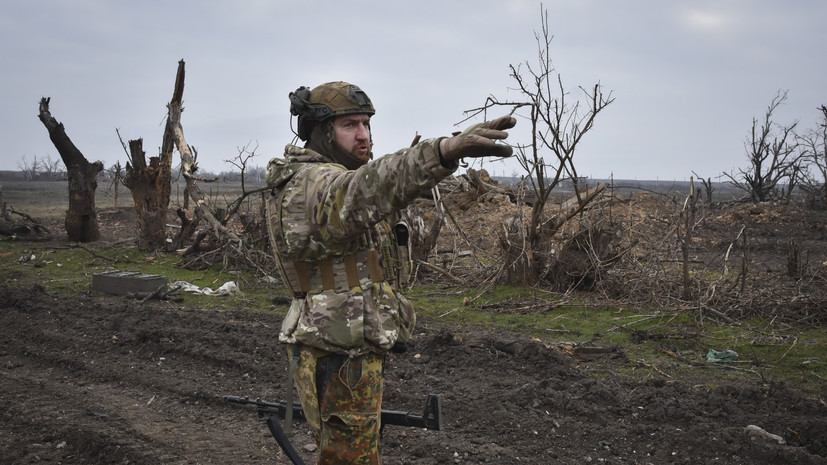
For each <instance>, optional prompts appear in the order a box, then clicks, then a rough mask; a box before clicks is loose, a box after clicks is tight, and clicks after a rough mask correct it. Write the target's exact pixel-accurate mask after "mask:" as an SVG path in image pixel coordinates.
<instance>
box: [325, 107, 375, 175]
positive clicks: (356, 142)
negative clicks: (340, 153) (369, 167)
mask: <svg viewBox="0 0 827 465" xmlns="http://www.w3.org/2000/svg"><path fill="white" fill-rule="evenodd" d="M333 137H334V139H335V140H336V143H337V144H339V146H340V147H341V148H342V149H343V150H344V151H345V152H347V153H348V154H350V156H352V157H353V158H355V159H356V160H359V161H360V162H361V163H362V164H365V163H367V162H368V161H369V160H370V116H369V115H365V114H355V115H343V116H339V117H337V118H336V119H335V120H333Z"/></svg>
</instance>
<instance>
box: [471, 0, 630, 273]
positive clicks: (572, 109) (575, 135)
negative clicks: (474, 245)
mask: <svg viewBox="0 0 827 465" xmlns="http://www.w3.org/2000/svg"><path fill="white" fill-rule="evenodd" d="M540 12H541V24H542V31H541V32H540V33H537V32H535V38H536V41H537V53H538V60H537V63H536V64H531V63H529V62H528V61H526V62H524V63H522V64H520V65H517V66H514V65H510V66H509V67H510V69H511V77H512V78H513V79H514V81H515V82H516V84H517V90H518V91H519V92H520V95H521V97H522V99H519V100H514V101H511V100H507V101H500V100H498V99H497V98H496V97H493V96H492V97H489V98H488V99H487V100H486V103H485V105H484V106H483V107H481V108H476V109H473V110H469V111H468V112H467V113H469V114H470V115H471V116H476V115H478V114H480V113H486V112H487V111H488V110H490V109H493V108H497V107H511V112H512V114H520V113H523V116H525V117H526V118H527V119H528V120H529V122H530V124H531V141H530V143H528V144H527V145H521V146H518V147H517V154H516V157H517V160H518V161H519V162H520V165H521V166H522V168H523V170H524V171H525V173H526V174H527V176H526V177H525V179H526V182H527V183H529V184H530V190H531V193H532V194H533V197H534V198H533V205H532V212H531V218H530V219H529V222H528V225H523V226H521V229H523V228H524V229H523V231H522V234H523V235H524V238H525V240H524V241H515V240H513V238H512V239H510V240H508V241H506V243H508V244H509V246H514V245H515V244H519V246H520V247H523V245H522V242H525V245H526V246H527V249H526V248H525V247H523V249H522V251H523V253H520V254H514V253H507V254H506V255H507V256H511V257H513V258H512V260H511V261H512V262H513V263H509V264H508V265H509V266H513V267H525V268H527V269H526V270H525V271H523V272H516V273H513V275H514V276H532V277H533V278H534V279H538V278H542V277H543V276H544V274H545V270H546V269H547V268H548V263H547V261H548V260H547V257H549V253H548V252H549V245H548V240H547V239H548V238H550V237H551V236H553V235H554V234H556V232H557V231H558V230H559V229H560V228H561V227H562V226H563V225H564V224H565V223H566V221H568V220H569V219H570V218H572V217H573V216H576V215H578V214H579V213H581V212H582V211H583V209H584V208H585V207H586V205H587V204H588V203H589V202H591V201H592V200H594V199H595V198H596V197H597V195H598V194H599V193H600V192H601V191H602V190H603V189H604V188H605V186H598V187H597V188H595V189H588V188H587V186H583V185H581V178H580V177H579V176H578V174H577V169H576V167H575V159H574V156H575V152H576V149H577V147H578V146H579V144H580V142H581V141H582V140H583V137H584V136H585V135H586V133H588V132H589V131H590V130H591V129H593V128H594V121H595V118H596V117H597V115H598V114H599V113H600V112H601V111H603V110H604V109H605V108H606V107H607V106H608V105H610V104H611V103H612V102H613V101H614V98H613V97H612V95H611V92H609V93H608V94H604V93H603V88H602V86H601V84H600V83H599V82H598V83H597V84H594V85H593V86H591V87H590V88H588V89H587V88H584V87H578V89H579V92H580V93H581V98H582V100H581V99H580V98H577V97H574V98H572V96H571V95H570V93H569V92H568V91H567V90H566V89H565V87H564V86H563V79H562V77H561V75H560V73H558V72H557V71H556V70H555V68H554V66H553V63H552V60H551V41H552V39H553V37H552V35H551V33H550V31H549V25H548V12H547V11H546V10H544V9H543V8H542V6H541V7H540ZM545 154H551V155H553V157H554V161H553V162H549V161H547V160H546V159H545V156H546V155H545ZM563 181H569V182H571V183H572V185H573V187H574V192H575V201H574V202H573V203H570V204H568V207H567V208H565V209H564V210H562V211H560V212H559V214H557V215H554V216H552V217H550V218H549V217H548V214H547V211H546V205H547V202H548V199H549V196H550V195H551V192H552V191H553V190H554V188H555V187H557V186H558V185H559V184H560V183H561V182H563ZM584 188H585V189H584ZM517 226H518V225H517V224H514V223H513V222H512V224H510V225H508V227H507V228H506V229H507V230H508V231H510V233H509V235H511V236H513V235H514V228H515V227H517ZM512 252H513V251H512Z"/></svg>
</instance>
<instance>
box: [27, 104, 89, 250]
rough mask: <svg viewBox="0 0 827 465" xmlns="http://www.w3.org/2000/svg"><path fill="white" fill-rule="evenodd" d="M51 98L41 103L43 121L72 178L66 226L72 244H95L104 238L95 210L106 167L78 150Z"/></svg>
mask: <svg viewBox="0 0 827 465" xmlns="http://www.w3.org/2000/svg"><path fill="white" fill-rule="evenodd" d="M50 100H51V99H50V98H49V97H44V98H42V99H40V113H39V115H38V116H39V118H40V121H41V122H42V123H43V125H44V126H46V129H47V130H48V131H49V138H50V139H51V140H52V143H53V144H54V146H55V148H56V149H57V151H58V153H59V154H60V158H61V159H63V164H64V165H66V173H67V175H68V177H69V209H68V210H67V211H66V220H65V222H64V224H65V227H66V233H67V234H68V235H69V240H72V241H77V242H92V241H96V240H98V239H99V238H100V229H98V213H97V210H96V209H95V190H96V189H97V188H98V181H97V177H98V173H100V172H101V171H102V170H103V163H102V162H100V161H96V162H94V163H89V162H88V161H87V160H86V158H85V157H84V156H83V154H82V153H81V152H80V150H78V148H77V147H75V144H73V143H72V140H71V139H69V136H68V135H66V130H65V128H64V127H63V123H59V122H58V121H57V120H56V119H55V118H53V117H52V114H51V113H50V112H49V101H50Z"/></svg>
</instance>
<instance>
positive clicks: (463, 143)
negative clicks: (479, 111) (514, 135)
mask: <svg viewBox="0 0 827 465" xmlns="http://www.w3.org/2000/svg"><path fill="white" fill-rule="evenodd" d="M516 124H517V120H516V119H514V118H513V117H511V116H501V117H499V118H497V119H495V120H492V121H486V122H484V123H479V124H475V125H473V126H471V127H469V128H468V129H466V130H465V131H462V132H461V133H460V134H458V135H456V136H453V137H448V138H446V139H442V140H441V141H440V142H439V151H440V153H441V155H442V158H444V159H445V160H447V161H457V160H459V159H460V158H465V157H510V156H511V154H512V153H514V149H512V148H511V146H509V145H506V144H498V143H497V141H498V140H501V139H505V138H506V137H508V133H507V132H505V131H504V129H510V128H513V127H514V125H516Z"/></svg>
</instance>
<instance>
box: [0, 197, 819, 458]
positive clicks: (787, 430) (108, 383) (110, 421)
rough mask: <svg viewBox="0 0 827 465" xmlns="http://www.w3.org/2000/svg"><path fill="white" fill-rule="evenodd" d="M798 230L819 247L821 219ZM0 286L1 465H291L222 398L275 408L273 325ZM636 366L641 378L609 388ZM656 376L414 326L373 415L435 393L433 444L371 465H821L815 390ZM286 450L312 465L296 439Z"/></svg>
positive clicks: (491, 334)
mask: <svg viewBox="0 0 827 465" xmlns="http://www.w3.org/2000/svg"><path fill="white" fill-rule="evenodd" d="M744 211H746V210H744ZM732 214H734V213H732ZM732 214H729V213H728V214H726V215H724V214H721V215H720V223H721V224H722V225H723V224H726V223H727V222H732V221H730V220H732V218H733V217H732ZM744 214H746V215H747V216H749V215H751V214H750V213H749V212H748V211H746V213H744ZM758 214H759V213H755V215H758ZM710 217H712V215H711V216H710ZM716 217H717V216H716ZM813 221H816V222H818V221H821V223H820V224H821V226H820V227H821V229H820V230H818V227H817V225H816V226H814V227H815V228H816V232H815V233H814V234H816V236H818V234H821V236H820V237H821V239H818V237H816V240H821V241H822V242H823V240H824V237H823V235H824V229H823V215H822V217H821V219H815V220H813ZM775 223H776V221H773V224H775ZM733 227H735V226H733ZM790 227H794V228H799V229H800V227H801V226H800V224H798V225H797V226H796V225H791V226H790ZM711 229H713V230H714V228H711ZM773 229H775V231H776V232H774V233H772V234H781V236H780V239H777V241H780V242H784V239H783V237H784V236H783V234H784V233H783V232H781V233H778V232H777V228H773ZM819 231H820V232H819ZM722 237H729V238H732V237H735V236H734V233H727V234H726V235H722ZM814 259H815V257H814ZM7 271H8V270H7ZM763 272H766V270H763ZM779 272H780V271H779ZM6 276H7V279H5V280H4V282H3V283H2V285H0V419H1V420H0V463H3V464H29V463H61V464H98V463H100V464H202V463H204V464H205V463H216V464H258V463H261V464H263V463H289V462H288V461H287V460H286V458H285V457H284V456H283V455H282V454H281V452H280V451H279V450H278V446H277V444H276V442H275V441H274V440H273V438H272V437H271V436H270V434H269V432H268V430H267V428H266V426H265V425H264V424H263V422H262V421H261V420H260V419H259V418H257V416H256V413H255V409H254V408H252V407H249V406H241V405H235V404H231V403H228V402H226V401H225V400H224V399H223V396H225V395H236V396H250V397H251V398H257V397H261V398H263V399H265V400H272V401H276V400H281V399H283V398H284V393H285V392H286V389H287V387H286V383H285V378H286V366H287V364H286V354H285V351H284V348H283V347H282V346H280V345H279V344H278V342H277V340H276V336H277V333H278V329H279V327H280V324H281V316H280V315H277V314H273V313H269V312H250V311H249V310H250V309H246V308H238V309H235V310H232V311H217V310H207V309H203V308H189V307H185V306H181V305H180V304H176V303H174V302H168V301H149V302H146V303H140V302H138V301H136V300H132V299H125V298H121V297H113V296H105V295H101V294H97V293H92V292H88V293H82V294H78V295H67V294H53V293H50V292H47V291H46V290H44V288H42V287H40V286H37V285H18V284H15V283H14V282H13V281H11V280H10V279H8V276H10V275H9V274H7V275H6ZM676 363H679V362H676ZM633 366H637V368H638V369H639V370H645V371H644V372H646V373H648V375H647V376H642V377H638V378H643V380H642V381H640V380H638V381H630V380H625V379H624V378H622V377H619V376H614V375H613V374H612V373H613V371H615V370H617V369H618V368H620V367H627V368H628V367H633ZM664 370H667V371H668V370H669V367H668V366H661V367H659V368H658V369H654V368H653V367H650V366H644V365H638V362H636V361H634V360H629V359H628V358H627V357H625V356H624V354H623V353H622V352H614V353H611V354H601V355H598V356H595V357H588V356H574V355H572V354H570V353H568V352H565V351H561V350H560V349H559V348H558V347H557V346H555V345H547V344H543V343H541V342H539V341H536V340H532V339H530V338H528V337H526V336H524V335H520V334H509V333H504V332H495V331H480V330H475V329H469V328H465V327H456V326H451V325H446V324H444V323H443V322H441V321H435V320H429V319H425V318H420V320H419V322H418V329H417V335H416V337H415V339H414V341H413V343H412V344H411V347H410V349H409V350H408V351H407V352H406V353H403V354H391V355H390V356H389V358H388V363H387V372H386V376H387V379H386V397H385V402H384V407H385V408H388V409H393V410H404V411H410V412H411V413H417V414H418V413H420V412H421V410H422V408H423V406H424V403H425V399H426V395H427V394H431V393H434V394H438V395H439V396H440V397H441V399H442V411H443V417H444V429H443V430H442V431H430V430H422V429H416V428H401V427H393V426H389V427H387V428H386V429H385V433H384V438H383V457H384V463H385V464H412V465H425V464H453V463H458V464H463V463H466V464H477V463H490V464H509V465H510V464H521V463H525V464H590V463H594V464H653V465H659V464H778V465H781V464H825V463H827V405H825V401H824V399H825V392H827V390H825V389H822V392H821V393H820V394H819V393H815V394H813V393H812V392H809V393H805V392H802V391H800V390H799V389H797V387H796V386H795V385H792V384H776V383H767V382H764V381H763V380H761V379H759V378H758V377H743V378H740V379H739V380H737V381H720V380H718V381H716V383H714V387H710V386H713V384H712V383H708V382H707V381H708V380H709V379H711V378H714V377H715V376H716V374H715V371H714V370H705V369H702V368H699V369H698V370H697V371H696V372H695V373H697V375H696V377H681V378H675V377H666V376H663V372H664ZM598 374H599V375H598ZM750 425H753V426H755V427H759V428H760V429H761V430H763V431H765V432H767V433H771V434H775V435H777V436H779V437H780V438H781V439H782V440H783V442H784V443H783V444H781V443H779V442H778V441H777V440H776V439H774V438H772V437H768V436H766V435H762V434H760V431H759V432H758V433H756V432H750V431H749V430H748V428H747V427H748V426H750ZM294 443H295V445H296V446H297V448H298V449H299V450H300V451H301V454H302V455H303V457H304V460H305V461H306V462H307V463H313V461H314V460H315V455H314V453H313V452H312V450H310V449H312V448H305V446H307V445H310V444H311V443H312V439H311V436H310V435H309V432H308V429H307V427H306V426H305V425H304V424H302V423H297V424H296V432H295V436H294Z"/></svg>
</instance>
